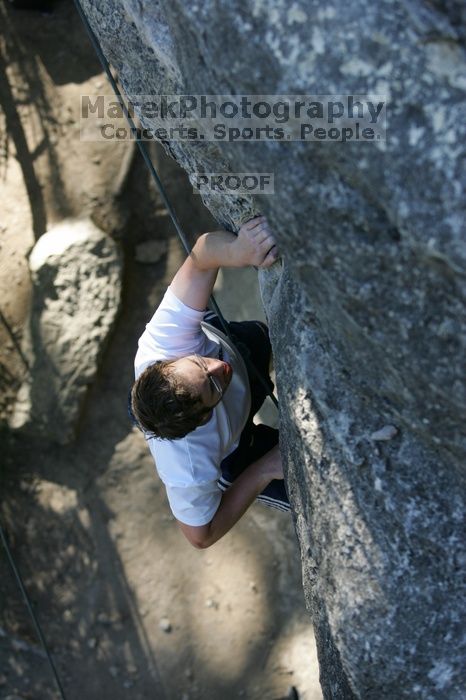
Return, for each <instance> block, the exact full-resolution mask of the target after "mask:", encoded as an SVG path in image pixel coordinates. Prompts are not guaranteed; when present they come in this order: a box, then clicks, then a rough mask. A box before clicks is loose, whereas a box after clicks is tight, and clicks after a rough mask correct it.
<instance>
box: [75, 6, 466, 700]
mask: <svg viewBox="0 0 466 700" xmlns="http://www.w3.org/2000/svg"><path fill="white" fill-rule="evenodd" d="M83 6H84V8H85V11H86V13H87V15H88V17H89V19H90V21H91V23H92V26H93V28H94V30H95V31H96V33H97V35H98V36H99V40H100V42H101V44H102V47H103V49H104V52H105V53H106V55H107V57H108V59H109V60H110V61H111V62H112V64H113V65H114V66H115V67H116V68H117V70H118V72H119V75H120V79H121V81H122V83H123V85H124V87H125V90H126V92H127V93H129V94H131V95H138V94H139V95H142V94H144V95H148V94H153V95H160V94H168V95H173V94H199V95H200V94H207V95H211V94H217V95H227V94H243V95H251V94H281V95H290V94H296V95H309V94H314V95H317V94H325V95H329V94H330V95H331V94H336V95H341V94H345V95H347V94H354V95H356V94H359V95H360V94H366V93H371V94H384V95H386V96H387V99H388V106H389V109H388V119H389V121H388V134H387V140H386V141H377V142H376V141H374V142H372V143H356V142H353V143H329V142H323V143H319V142H318V141H312V142H299V141H296V142H288V143H279V142H276V141H273V140H270V141H261V142H244V141H239V142H236V143H232V142H228V141H222V142H211V141H205V142H189V141H179V140H178V141H176V140H170V139H166V140H165V141H164V145H165V147H166V149H167V150H168V151H169V152H170V153H171V154H172V156H173V157H174V158H176V160H177V161H178V162H179V163H180V164H181V165H182V166H183V167H185V169H186V170H187V171H188V173H190V175H191V176H192V175H193V173H195V172H196V171H206V172H216V173H218V172H225V171H230V172H236V173H244V172H274V173H275V195H274V196H268V197H267V196H262V197H257V198H255V199H253V198H252V197H247V196H244V197H236V198H234V197H223V196H221V195H218V194H212V195H205V196H204V201H205V203H206V205H207V206H208V207H209V208H210V210H211V211H212V212H213V214H214V215H215V216H216V218H217V219H218V221H219V222H220V223H222V224H223V225H225V226H227V227H229V228H232V229H233V228H235V229H236V227H238V225H239V224H240V223H241V222H242V221H244V220H245V219H246V218H249V217H250V216H251V215H252V214H254V213H256V212H258V211H261V212H263V213H264V214H266V215H267V216H268V218H269V221H270V222H271V224H272V226H273V227H274V229H275V231H276V236H277V239H278V242H279V245H280V248H281V251H282V253H283V263H282V264H281V265H278V264H277V265H276V266H275V267H274V269H273V270H272V271H270V272H267V273H265V274H263V275H262V280H261V284H262V293H263V300H264V305H265V308H266V311H267V315H268V318H269V323H270V328H271V337H272V343H273V348H274V354H275V363H276V369H277V385H278V392H279V399H280V406H281V445H282V452H283V455H284V458H285V461H286V472H287V483H288V486H289V490H290V495H291V500H292V503H293V506H294V510H295V513H296V528H297V533H298V537H299V541H300V545H301V550H302V559H303V581H304V590H305V594H306V599H307V602H308V605H309V610H310V612H311V616H312V620H313V623H314V626H315V632H316V638H317V643H318V650H319V661H320V665H321V675H322V687H323V692H324V696H325V698H332V699H337V698H338V699H340V698H342V699H345V700H346V699H349V698H361V699H364V700H380V699H381V698H387V699H390V700H395V699H396V700H400V699H401V698H406V699H407V700H408V699H409V700H414V699H416V698H419V699H422V700H427V699H428V700H446V699H448V700H459V698H460V697H462V692H463V688H464V681H465V679H464V669H465V668H466V663H465V639H464V611H465V609H466V606H465V589H464V569H465V565H466V557H465V548H464V544H465V538H464V532H465V530H464V512H465V510H464V501H465V489H464V482H465V474H464V464H465V456H466V455H465V447H466V442H465V425H466V423H465V420H464V419H465V415H464V414H465V411H464V409H465V405H466V391H465V383H464V353H465V341H466V333H465V319H466V315H465V308H464V298H465V291H466V288H465V282H464V273H465V264H464V263H465V259H466V246H465V241H464V223H465V218H466V217H465V202H466V198H465V181H466V176H465V163H466V158H465V155H466V153H465V151H466V120H465V118H464V117H465V92H466V70H465V69H466V59H465V46H464V41H465V35H464V25H463V24H462V22H461V17H462V16H463V17H464V4H463V3H462V2H461V1H460V0H456V1H455V0H451V2H450V1H448V2H446V1H445V2H444V1H440V0H439V1H437V0H435V2H427V1H425V2H424V1H421V2H414V1H412V0H404V2H392V0H390V1H389V0H380V1H379V2H377V3H370V2H367V1H364V0H355V1H354V2H346V1H345V2H343V0H333V2H326V3H322V2H317V1H314V2H312V1H308V2H303V1H300V0H296V2H293V3H291V2H284V1H283V0H270V1H269V2H267V3H265V2H263V1H262V0H253V1H252V2H250V3H244V2H241V1H240V0H229V1H228V2H226V0H225V2H213V1H209V0H206V1H205V2H202V3H185V2H181V0H159V1H158V2H157V1H155V0H150V1H149V0H139V1H137V2H136V0H99V2H97V1H96V0H92V1H90V0H85V1H84V2H83ZM116 38H118V41H116ZM143 124H144V125H145V126H152V127H154V128H157V127H159V126H166V125H167V122H166V120H165V121H164V120H163V119H157V118H152V119H149V118H147V117H145V118H143Z"/></svg>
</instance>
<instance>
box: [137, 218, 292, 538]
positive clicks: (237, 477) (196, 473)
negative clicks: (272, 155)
mask: <svg viewBox="0 0 466 700" xmlns="http://www.w3.org/2000/svg"><path fill="white" fill-rule="evenodd" d="M277 258H278V252H277V248H276V245H275V240H274V237H273V235H272V233H271V230H270V228H269V225H268V223H267V221H266V219H265V217H256V218H254V219H251V220H250V221H248V222H247V223H245V224H243V226H241V228H240V230H239V232H238V235H237V236H235V235H233V234H232V233H229V232H228V231H214V232H210V233H205V234H203V235H201V236H200V237H199V238H198V240H197V242H196V244H195V245H194V247H193V250H192V252H191V255H189V256H188V258H187V259H186V260H185V262H184V263H183V265H182V266H181V267H180V269H179V270H178V272H177V273H176V275H175V277H174V278H173V280H172V282H171V284H170V286H169V287H168V289H167V291H166V293H165V296H164V298H163V300H162V302H161V304H160V306H159V307H158V309H157V310H156V312H155V314H154V316H153V317H152V319H151V320H150V322H149V323H148V324H147V326H146V330H145V332H144V333H143V335H142V336H141V338H140V339H139V347H138V351H137V354H136V358H135V374H136V381H135V383H134V385H133V388H132V391H131V411H132V414H133V416H134V418H135V420H136V422H137V424H138V425H139V427H140V428H141V429H142V430H143V431H144V433H145V436H146V439H147V441H148V444H149V448H150V451H151V453H152V455H153V457H154V460H155V462H156V466H157V471H158V473H159V476H160V478H161V479H162V481H163V482H164V484H165V486H166V490H167V496H168V500H169V503H170V507H171V510H172V512H173V514H174V516H175V518H176V519H177V521H178V524H179V527H180V529H181V531H182V532H183V534H184V535H185V536H186V538H187V539H188V540H189V542H190V543H191V544H192V545H193V546H194V547H198V548H205V547H209V546H210V545H212V544H214V543H215V542H217V541H218V540H219V539H220V538H221V537H223V536H224V535H225V534H226V533H227V532H228V531H229V530H230V529H231V528H232V527H233V526H234V525H235V523H237V522H238V520H239V519H240V518H241V517H242V515H243V514H244V513H245V512H246V510H247V509H248V508H249V506H250V505H251V504H252V503H253V502H254V500H256V499H257V500H259V501H262V502H264V503H266V504H267V505H271V506H273V507H277V508H281V509H282V510H289V502H288V497H287V495H286V491H285V488H284V483H283V470H282V463H281V458H280V452H279V448H278V431H277V430H275V429H273V428H270V427H269V426H265V425H255V424H254V423H253V420H252V419H253V417H254V415H255V414H256V413H257V411H258V410H259V408H260V406H261V405H262V403H263V401H264V399H265V390H264V389H263V388H262V385H261V384H260V382H258V381H257V379H256V377H255V376H253V375H251V374H249V375H248V370H247V368H246V366H245V363H244V361H243V358H242V356H241V354H240V353H239V352H238V350H237V349H236V347H234V346H233V345H232V344H231V342H230V341H229V339H228V338H227V337H226V336H225V335H224V334H223V333H222V332H221V331H220V330H219V329H218V326H219V322H218V318H217V316H216V315H215V314H213V313H212V312H206V307H207V304H208V301H209V297H210V295H211V293H212V289H213V286H214V283H215V280H216V278H217V274H218V270H219V268H220V267H245V266H248V265H255V266H256V267H259V268H267V267H270V266H271V265H273V263H274V262H275V261H276V260H277ZM206 321H208V323H206ZM230 329H231V331H232V333H233V334H234V336H235V337H236V340H239V341H240V342H239V344H238V346H239V347H240V348H241V352H242V353H243V354H246V355H249V359H250V360H252V362H253V363H254V365H255V366H256V367H257V369H258V370H259V371H260V372H262V373H263V374H266V376H267V381H268V384H269V386H271V387H273V385H272V383H271V381H270V378H269V377H268V366H269V361H270V355H271V348H270V342H269V339H268V333H267V328H266V326H265V325H264V324H262V323H260V322H258V321H245V322H241V323H230Z"/></svg>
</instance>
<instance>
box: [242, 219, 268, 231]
mask: <svg viewBox="0 0 466 700" xmlns="http://www.w3.org/2000/svg"><path fill="white" fill-rule="evenodd" d="M265 221H266V218H265V216H256V217H255V218H254V219H249V221H246V223H245V224H243V226H244V227H245V228H246V229H247V230H248V231H252V229H254V228H256V226H259V224H262V223H264V222H265Z"/></svg>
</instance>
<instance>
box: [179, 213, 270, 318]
mask: <svg viewBox="0 0 466 700" xmlns="http://www.w3.org/2000/svg"><path fill="white" fill-rule="evenodd" d="M277 257H278V253H277V249H276V246H275V239H274V237H273V235H272V232H271V230H270V227H269V225H268V223H267V220H266V219H265V217H263V216H259V217H256V218H255V219H251V220H250V221H248V222H246V223H245V224H243V225H242V226H241V228H240V230H239V232H238V235H237V236H235V235H234V234H233V233H230V232H229V231H212V232H209V233H204V234H202V235H201V236H199V238H198V239H197V241H196V243H195V245H194V247H193V249H192V251H191V254H190V255H189V256H188V257H187V258H186V260H185V262H184V263H183V265H182V266H181V267H180V269H179V270H178V272H177V273H176V275H175V277H174V278H173V280H172V283H171V285H170V286H171V289H172V291H173V292H174V294H175V296H177V297H178V299H180V300H181V301H182V302H183V303H184V304H186V306H189V307H190V308H192V309H197V310H198V311H203V310H204V309H205V308H206V307H207V304H208V301H209V297H210V295H211V294H212V289H213V287H214V284H215V280H216V278H217V274H218V270H219V268H220V267H247V266H248V265H255V266H257V267H262V268H265V267H270V265H272V264H273V263H274V262H275V261H276V260H277Z"/></svg>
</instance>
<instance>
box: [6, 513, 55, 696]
mask: <svg viewBox="0 0 466 700" xmlns="http://www.w3.org/2000/svg"><path fill="white" fill-rule="evenodd" d="M0 538H1V540H2V543H3V547H4V549H5V552H6V555H7V558H8V562H9V564H10V566H11V569H12V571H13V574H14V576H15V578H16V581H17V583H18V586H19V589H20V591H21V593H22V594H23V598H24V601H25V603H26V607H27V609H28V611H29V614H30V616H31V618H32V622H33V624H34V628H35V630H36V634H37V636H38V638H39V641H40V643H41V644H42V648H43V650H44V652H45V655H46V657H47V660H48V662H49V665H50V668H51V670H52V673H53V676H54V678H55V683H56V684H57V688H58V691H59V693H60V696H61V697H62V698H63V700H66V697H65V691H64V690H63V686H62V684H61V682H60V678H59V676H58V673H57V669H56V668H55V664H54V663H53V659H52V657H51V655H50V652H49V649H48V646H47V642H46V641H45V637H44V634H43V632H42V628H41V626H40V624H39V620H38V619H37V616H36V614H35V612H34V609H33V607H32V603H31V599H30V598H29V595H28V592H27V591H26V588H25V586H24V583H23V579H22V578H21V574H20V572H19V569H18V567H17V566H16V563H15V560H14V559H13V555H12V553H11V550H10V547H9V546H8V541H7V538H6V536H5V533H4V531H3V527H2V526H1V524H0Z"/></svg>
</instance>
